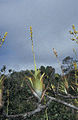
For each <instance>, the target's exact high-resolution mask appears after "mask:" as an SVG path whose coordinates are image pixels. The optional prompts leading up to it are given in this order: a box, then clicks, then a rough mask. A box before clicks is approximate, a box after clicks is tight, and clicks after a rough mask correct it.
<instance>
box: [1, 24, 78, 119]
mask: <svg viewBox="0 0 78 120" xmlns="http://www.w3.org/2000/svg"><path fill="white" fill-rule="evenodd" d="M72 29H73V31H69V32H70V34H71V35H72V38H71V40H73V41H76V43H78V37H77V35H78V31H76V30H75V26H74V25H73V26H72ZM30 36H31V42H32V53H33V57H34V65H35V70H31V71H30V70H25V71H20V72H16V71H13V70H11V69H10V70H9V71H8V75H5V72H6V66H5V65H4V66H3V68H2V69H1V71H0V120H18V119H19V120H24V119H27V120H78V68H77V53H76V50H75V49H74V50H73V51H74V53H75V55H76V60H74V59H73V58H72V57H70V56H67V57H65V58H64V59H63V61H62V64H61V63H60V61H59V57H58V53H57V51H56V50H55V49H54V48H53V52H54V55H55V56H56V59H57V61H58V63H59V65H60V67H61V70H62V74H61V75H60V74H58V73H55V69H54V68H52V66H47V67H45V66H41V67H40V68H39V69H37V67H36V62H35V53H34V50H33V39H32V27H30ZM5 37H6V36H5Z"/></svg>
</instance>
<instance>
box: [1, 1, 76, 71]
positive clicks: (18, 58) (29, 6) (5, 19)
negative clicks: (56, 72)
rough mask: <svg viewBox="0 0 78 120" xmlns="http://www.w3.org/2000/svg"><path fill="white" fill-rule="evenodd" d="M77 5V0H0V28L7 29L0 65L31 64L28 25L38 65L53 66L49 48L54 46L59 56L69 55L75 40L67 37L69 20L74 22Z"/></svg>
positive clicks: (16, 66) (28, 65)
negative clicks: (31, 33) (30, 28)
mask: <svg viewBox="0 0 78 120" xmlns="http://www.w3.org/2000/svg"><path fill="white" fill-rule="evenodd" d="M77 5H78V1H77V0H75V2H74V1H73V0H69V1H68V0H65V1H64V0H59V1H57V0H49V1H48V0H43V1H42V0H34V2H33V0H30V1H29V0H22V1H21V0H17V1H16V0H13V1H10V0H6V1H5V0H4V1H2V0H1V1H0V31H2V32H3V33H4V32H6V31H7V32H8V36H7V39H6V41H5V43H4V45H3V46H2V48H0V49H1V50H0V55H1V56H0V60H1V62H0V66H2V65H3V64H6V65H7V66H9V67H13V68H14V69H18V68H20V69H24V68H25V66H26V68H27V67H28V68H33V55H32V49H31V40H30V35H29V26H30V25H32V27H33V41H34V50H35V55H36V61H37V62H38V66H39V65H41V64H44V65H53V67H56V66H57V65H55V64H57V61H56V62H55V58H54V55H53V52H52V48H55V49H56V50H57V52H58V54H59V57H60V59H63V58H64V57H65V56H67V55H72V56H73V52H71V51H72V48H73V47H75V46H76V44H75V43H72V41H71V40H69V39H70V36H69V33H68V31H69V30H70V29H71V25H72V24H73V23H74V24H75V25H77V19H78V16H77ZM76 48H77V46H76ZM18 66H19V67H18ZM31 66H32V67H31ZM56 69H57V67H56Z"/></svg>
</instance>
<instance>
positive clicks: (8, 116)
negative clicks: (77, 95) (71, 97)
mask: <svg viewBox="0 0 78 120" xmlns="http://www.w3.org/2000/svg"><path fill="white" fill-rule="evenodd" d="M45 96H46V97H47V98H49V101H48V102H47V103H46V105H41V104H38V106H37V108H36V109H35V110H33V111H31V112H27V113H24V114H16V115H6V118H18V117H22V118H24V119H25V118H27V117H30V116H32V115H34V114H36V113H39V112H40V111H42V110H44V109H45V108H46V107H48V106H49V105H50V103H51V102H52V101H55V102H57V103H61V104H63V105H65V106H67V107H70V108H72V109H74V110H78V107H76V106H74V105H71V104H69V103H67V102H65V101H63V100H60V99H57V98H55V97H51V96H48V95H45Z"/></svg>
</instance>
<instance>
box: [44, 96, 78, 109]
mask: <svg viewBox="0 0 78 120" xmlns="http://www.w3.org/2000/svg"><path fill="white" fill-rule="evenodd" d="M45 96H46V97H48V98H49V99H51V100H52V101H55V102H57V103H62V104H63V105H65V106H67V107H70V108H72V109H75V110H78V107H76V106H74V105H71V104H69V103H67V102H64V101H63V100H60V99H56V98H54V97H51V96H48V95H45Z"/></svg>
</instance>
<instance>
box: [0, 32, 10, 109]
mask: <svg viewBox="0 0 78 120" xmlns="http://www.w3.org/2000/svg"><path fill="white" fill-rule="evenodd" d="M7 34H8V33H7V32H5V34H4V36H3V37H2V36H1V35H0V47H1V46H2V45H3V43H4V41H5V38H6V36H7ZM3 81H4V75H0V108H1V107H2V105H3V102H2V98H3Z"/></svg>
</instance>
